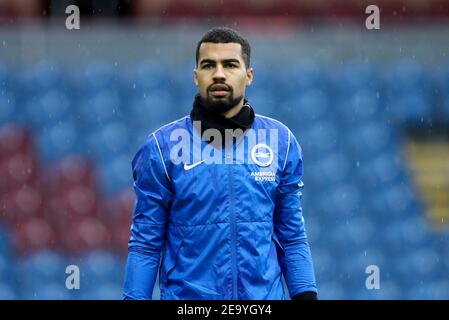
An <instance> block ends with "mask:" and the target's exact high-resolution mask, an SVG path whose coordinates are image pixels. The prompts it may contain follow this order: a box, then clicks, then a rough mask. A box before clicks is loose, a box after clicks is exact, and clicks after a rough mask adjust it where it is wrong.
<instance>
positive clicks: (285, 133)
mask: <svg viewBox="0 0 449 320" xmlns="http://www.w3.org/2000/svg"><path fill="white" fill-rule="evenodd" d="M254 121H255V124H256V127H257V128H260V129H276V130H278V131H279V136H281V137H283V138H285V139H290V135H291V134H292V133H291V130H290V129H289V128H288V127H287V126H286V125H285V124H284V123H282V122H281V121H279V120H276V119H273V118H270V117H267V116H263V115H261V114H257V113H256V117H255V119H254Z"/></svg>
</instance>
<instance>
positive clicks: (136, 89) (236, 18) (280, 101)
mask: <svg viewBox="0 0 449 320" xmlns="http://www.w3.org/2000/svg"><path fill="white" fill-rule="evenodd" d="M71 4H74V5H77V6H78V7H79V8H80V11H81V18H80V29H79V30H68V29H66V25H65V20H66V18H67V17H68V16H69V15H68V14H66V13H65V9H66V7H67V6H68V5H71ZM370 4H375V5H378V6H379V8H380V29H379V30H367V29H366V27H365V20H366V18H367V17H368V14H366V13H365V8H366V7H367V6H368V5H370ZM221 25H226V26H229V27H232V28H235V29H237V30H239V31H240V32H241V33H242V34H243V35H244V36H246V37H247V38H248V39H249V40H250V43H251V45H252V61H253V67H254V69H255V80H254V82H253V85H252V86H251V87H250V88H249V89H248V91H247V96H248V99H249V100H250V101H251V102H252V104H253V106H254V108H255V110H256V112H257V113H260V114H264V115H267V116H271V117H274V118H276V119H279V120H281V121H283V122H284V123H285V124H287V125H288V126H289V127H290V128H291V129H292V131H293V133H294V134H295V135H296V137H297V138H298V140H299V142H300V143H301V145H302V147H303V153H304V173H305V175H304V182H305V189H304V195H303V208H304V215H305V218H306V227H307V232H308V235H309V242H310V244H311V248H312V254H313V258H314V263H315V271H316V276H317V284H318V290H319V296H320V298H321V299H448V298H449V237H448V234H449V224H448V221H449V140H448V138H449V134H448V129H449V59H448V54H449V1H446V0H430V1H424V0H409V1H398V0H389V1H387V0H384V1H355V0H352V1H324V0H313V1H312V0H277V1H275V0H263V1H262V0H257V1H256V0H246V1H245V0H238V1H237V0H221V1H214V0H210V1H205V0H182V1H181V0H154V1H145V0H136V1H126V0H115V1H93V0H90V1H89V0H85V1H80V0H79V1H76V0H67V1H65V0H64V1H50V0H47V1H39V0H20V1H8V0H0V299H121V288H122V284H123V272H124V267H125V262H126V254H127V241H128V238H129V227H130V222H131V221H130V220H131V219H130V215H131V210H132V207H133V205H134V193H133V190H132V173H131V165H130V162H131V159H132V157H133V156H134V154H135V152H136V151H137V149H138V147H139V146H140V145H141V144H142V143H144V141H145V138H146V136H147V135H148V134H150V133H151V132H152V131H153V130H154V129H156V128H158V127H159V126H161V125H163V124H165V123H167V122H171V121H173V120H175V119H177V118H179V117H181V116H184V115H186V114H188V113H189V112H190V109H191V106H192V101H193V96H194V94H195V92H196V90H195V86H194V84H193V71H192V70H193V68H194V67H195V60H194V56H195V54H194V51H195V46H196V43H197V41H198V40H199V39H200V38H201V36H202V34H203V33H204V32H205V31H206V30H208V29H209V28H210V27H213V26H221ZM70 264H75V265H77V266H79V268H80V272H81V281H80V289H79V290H67V289H66V287H65V279H66V277H67V276H68V275H67V274H66V273H65V270H66V267H67V265H70ZM369 265H376V266H378V267H379V270H380V289H378V290H368V289H367V288H366V287H365V280H366V278H367V277H368V274H366V273H365V269H366V267H367V266H369ZM154 297H155V298H156V299H157V298H158V297H159V293H158V288H157V287H156V288H155V290H154Z"/></svg>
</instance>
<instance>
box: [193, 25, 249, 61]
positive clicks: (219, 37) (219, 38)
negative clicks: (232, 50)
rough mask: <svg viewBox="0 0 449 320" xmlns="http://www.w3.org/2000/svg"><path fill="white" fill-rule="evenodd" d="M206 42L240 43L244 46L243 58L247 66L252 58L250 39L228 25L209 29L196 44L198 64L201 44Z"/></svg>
mask: <svg viewBox="0 0 449 320" xmlns="http://www.w3.org/2000/svg"><path fill="white" fill-rule="evenodd" d="M204 42H212V43H239V44H240V45H241V46H242V58H243V61H244V62H245V65H246V67H247V68H249V63H250V59H251V47H250V45H249V42H248V40H246V39H245V38H243V37H242V36H241V35H240V34H239V33H238V32H237V31H235V30H233V29H231V28H227V27H217V28H212V29H210V30H209V31H207V32H206V33H205V34H204V35H203V37H202V38H201V40H200V41H199V42H198V44H197V46H196V65H198V59H199V56H200V46H201V44H202V43H204Z"/></svg>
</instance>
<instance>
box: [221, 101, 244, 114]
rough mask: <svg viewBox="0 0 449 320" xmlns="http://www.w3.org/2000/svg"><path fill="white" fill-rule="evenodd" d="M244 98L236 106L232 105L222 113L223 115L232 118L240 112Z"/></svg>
mask: <svg viewBox="0 0 449 320" xmlns="http://www.w3.org/2000/svg"><path fill="white" fill-rule="evenodd" d="M243 100H244V99H242V100H241V101H240V102H239V103H238V104H237V105H235V106H234V107H232V108H231V109H229V110H228V111H226V112H224V113H222V115H223V116H224V117H225V118H232V117H233V116H235V115H236V114H237V113H239V112H240V110H242V108H243Z"/></svg>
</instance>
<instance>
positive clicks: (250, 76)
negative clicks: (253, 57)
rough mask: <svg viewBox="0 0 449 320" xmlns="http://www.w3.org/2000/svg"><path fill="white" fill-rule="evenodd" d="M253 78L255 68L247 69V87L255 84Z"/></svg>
mask: <svg viewBox="0 0 449 320" xmlns="http://www.w3.org/2000/svg"><path fill="white" fill-rule="evenodd" d="M253 78H254V70H253V68H248V69H246V85H247V86H250V85H251V83H252V82H253Z"/></svg>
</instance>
